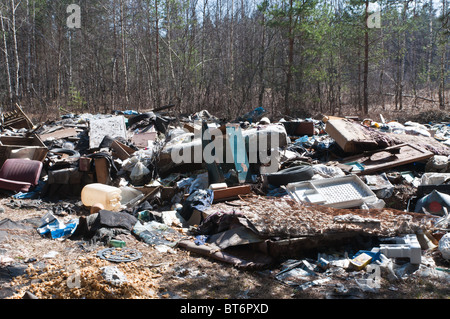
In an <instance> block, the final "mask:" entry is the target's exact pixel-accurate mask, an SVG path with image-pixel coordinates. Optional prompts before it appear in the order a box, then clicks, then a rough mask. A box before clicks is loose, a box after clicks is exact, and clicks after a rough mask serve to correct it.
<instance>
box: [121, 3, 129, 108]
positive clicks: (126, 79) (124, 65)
mask: <svg viewBox="0 0 450 319" xmlns="http://www.w3.org/2000/svg"><path fill="white" fill-rule="evenodd" d="M123 2H124V0H121V1H120V27H121V34H122V65H123V75H124V82H125V101H126V103H127V105H128V103H129V90H128V68H127V61H126V50H125V49H126V44H125V13H124V11H125V8H124V4H123Z"/></svg>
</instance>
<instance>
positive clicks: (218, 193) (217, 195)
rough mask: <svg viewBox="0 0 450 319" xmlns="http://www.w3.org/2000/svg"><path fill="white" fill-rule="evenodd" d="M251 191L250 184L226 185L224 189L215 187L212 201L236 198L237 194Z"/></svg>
mask: <svg viewBox="0 0 450 319" xmlns="http://www.w3.org/2000/svg"><path fill="white" fill-rule="evenodd" d="M251 192H252V188H251V186H250V185H241V186H234V187H228V188H225V189H217V190H215V191H214V200H213V202H218V201H224V200H230V199H236V198H238V197H239V195H247V194H250V193H251Z"/></svg>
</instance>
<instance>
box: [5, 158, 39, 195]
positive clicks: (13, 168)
mask: <svg viewBox="0 0 450 319" xmlns="http://www.w3.org/2000/svg"><path fill="white" fill-rule="evenodd" d="M42 167H43V164H42V162H40V161H35V160H29V159H20V158H14V159H13V158H11V159H7V160H6V161H5V162H4V163H3V166H2V168H1V169H0V189H5V190H11V191H16V192H28V191H29V190H30V188H32V187H33V186H36V185H37V184H38V182H39V178H40V176H41V171H42Z"/></svg>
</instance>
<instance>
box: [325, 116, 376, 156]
mask: <svg viewBox="0 0 450 319" xmlns="http://www.w3.org/2000/svg"><path fill="white" fill-rule="evenodd" d="M325 131H326V132H327V133H328V135H330V137H332V138H333V139H334V140H335V141H336V143H337V144H338V145H339V146H340V147H341V148H342V149H343V150H344V152H346V153H361V152H362V151H365V150H373V149H376V148H377V147H378V143H377V142H376V141H375V140H374V139H373V137H372V136H370V135H369V134H366V132H364V130H363V128H362V127H361V125H360V124H359V123H357V122H353V121H350V120H347V119H329V120H328V121H327V122H326V125H325Z"/></svg>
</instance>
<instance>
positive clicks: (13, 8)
mask: <svg viewBox="0 0 450 319" xmlns="http://www.w3.org/2000/svg"><path fill="white" fill-rule="evenodd" d="M19 4H20V3H19ZM18 6H19V5H17V6H16V4H15V2H14V0H11V9H12V31H13V40H14V57H15V60H16V85H15V94H16V98H19V86H20V77H19V72H20V61H19V48H18V45H17V28H16V10H17V7H18Z"/></svg>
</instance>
